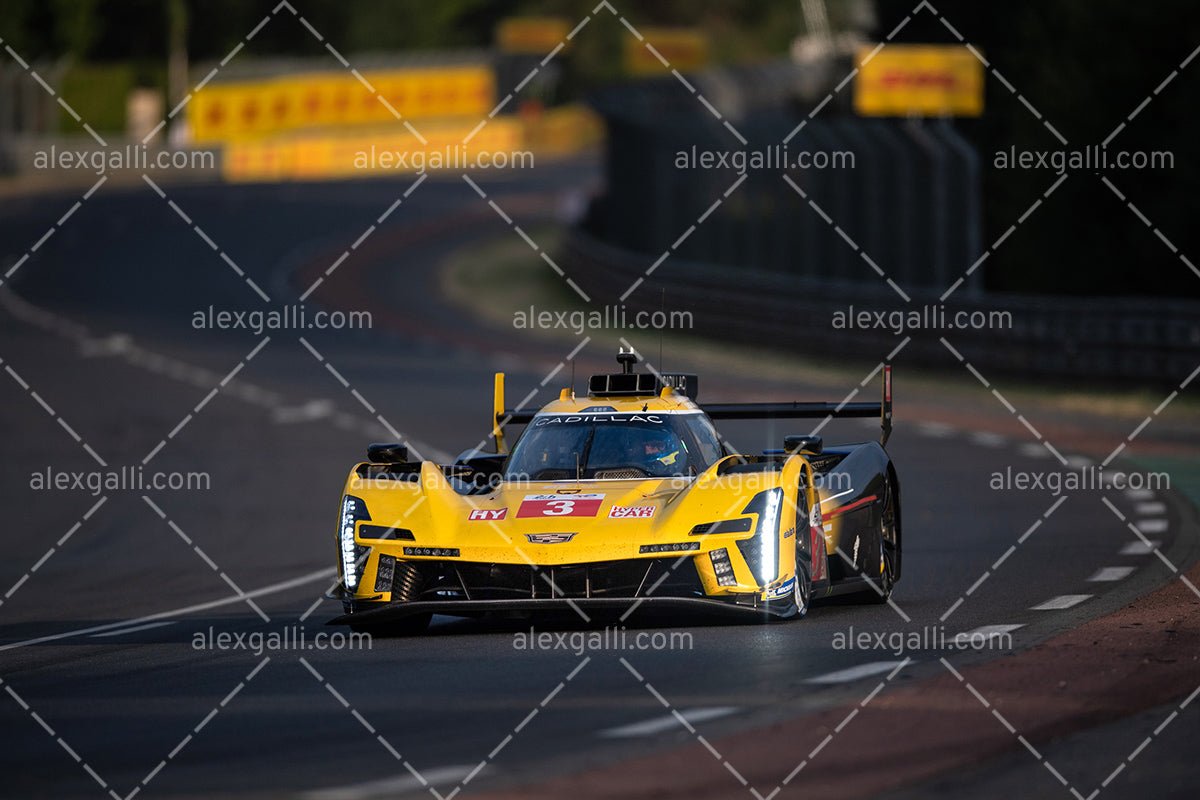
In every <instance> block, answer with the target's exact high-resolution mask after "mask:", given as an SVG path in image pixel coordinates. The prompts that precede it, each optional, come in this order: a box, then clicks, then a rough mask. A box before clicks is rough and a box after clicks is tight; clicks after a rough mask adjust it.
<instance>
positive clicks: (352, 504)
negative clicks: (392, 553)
mask: <svg viewBox="0 0 1200 800" xmlns="http://www.w3.org/2000/svg"><path fill="white" fill-rule="evenodd" d="M370 518H371V515H370V514H369V513H368V512H367V504H366V503H364V502H363V501H362V499H361V498H358V497H355V496H353V495H349V494H348V495H346V496H345V497H344V498H342V513H341V518H340V519H339V521H338V549H339V551H340V553H341V567H342V583H343V585H345V587H346V588H347V589H349V590H350V591H354V588H355V587H356V586H358V579H359V574H358V570H359V566H360V565H361V562H362V561H363V559H364V557H365V556H366V555H367V551H369V550H370V548H369V547H367V546H366V545H361V544H356V543H355V541H354V523H356V522H358V521H359V520H364V519H370Z"/></svg>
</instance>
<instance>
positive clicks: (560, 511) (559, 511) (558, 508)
mask: <svg viewBox="0 0 1200 800" xmlns="http://www.w3.org/2000/svg"><path fill="white" fill-rule="evenodd" d="M574 510H575V501H574V500H551V501H549V502H548V503H546V508H544V509H542V513H543V514H545V515H546V516H549V517H561V516H564V515H567V514H570V513H571V512H572V511H574Z"/></svg>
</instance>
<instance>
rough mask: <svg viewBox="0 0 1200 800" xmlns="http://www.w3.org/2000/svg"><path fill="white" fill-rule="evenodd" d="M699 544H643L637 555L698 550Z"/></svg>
mask: <svg viewBox="0 0 1200 800" xmlns="http://www.w3.org/2000/svg"><path fill="white" fill-rule="evenodd" d="M699 549H700V543H699V542H671V543H668V544H644V545H642V546H641V547H640V548H638V552H639V553H676V552H679V551H680V550H699Z"/></svg>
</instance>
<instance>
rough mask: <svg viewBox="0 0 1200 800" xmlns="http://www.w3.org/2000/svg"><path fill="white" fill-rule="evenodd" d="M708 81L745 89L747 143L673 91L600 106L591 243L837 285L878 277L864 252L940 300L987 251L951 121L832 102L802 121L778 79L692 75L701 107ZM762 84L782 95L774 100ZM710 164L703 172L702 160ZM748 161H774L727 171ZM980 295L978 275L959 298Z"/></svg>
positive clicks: (737, 124) (605, 98)
mask: <svg viewBox="0 0 1200 800" xmlns="http://www.w3.org/2000/svg"><path fill="white" fill-rule="evenodd" d="M756 79H757V80H756ZM706 82H707V83H709V84H712V85H714V89H713V93H714V94H719V93H721V92H722V91H723V92H724V93H726V94H730V95H732V94H733V92H732V91H731V88H730V87H738V86H742V87H746V91H747V92H750V94H751V97H750V99H749V100H748V101H746V100H743V103H742V108H740V109H738V111H739V113H738V114H737V115H736V116H737V118H736V119H734V120H731V124H732V125H733V126H734V128H735V129H736V131H737V132H738V133H740V134H741V135H742V136H743V137H744V138H745V139H746V143H745V144H743V143H741V142H740V141H739V140H738V138H737V136H736V135H735V134H734V133H733V132H731V131H730V130H729V129H727V128H726V127H725V126H724V125H723V121H722V120H718V119H717V118H716V117H715V116H714V115H713V114H711V113H710V112H709V111H708V110H706V108H705V106H704V105H703V104H702V103H701V102H697V99H696V98H695V97H693V96H692V95H691V94H690V93H689V92H687V91H685V90H684V88H683V87H681V86H679V85H678V84H677V83H674V82H670V83H652V84H648V85H640V86H630V87H624V88H622V89H617V90H613V91H609V92H606V93H604V94H602V95H600V96H599V98H598V99H597V102H596V105H597V107H598V108H599V109H600V111H601V113H602V114H603V115H604V117H605V121H606V122H607V124H608V130H609V138H608V142H607V151H606V156H607V158H606V168H605V179H606V192H605V195H604V196H603V197H602V198H600V199H599V200H598V201H597V203H596V204H595V207H594V208H593V209H592V213H591V215H590V216H589V218H588V220H587V221H586V223H585V224H586V227H587V230H588V231H589V232H590V233H591V234H592V235H594V236H596V237H597V238H599V239H601V240H603V241H606V242H609V243H611V244H614V245H618V246H620V247H624V248H626V249H629V250H633V251H637V252H643V253H659V252H662V251H663V250H666V249H668V248H673V249H674V250H675V251H676V254H677V255H679V256H681V257H683V258H684V259H685V260H692V261H703V262H707V263H711V264H719V265H722V266H726V267H729V268H730V270H731V274H733V275H736V271H737V270H741V269H762V270H768V271H771V272H776V273H779V274H781V275H789V276H793V277H797V278H812V279H819V280H821V281H824V282H827V283H831V284H844V285H857V284H864V283H870V282H873V281H876V280H878V275H877V273H876V271H875V269H874V268H873V267H872V266H871V265H870V263H869V262H868V261H867V260H866V259H864V258H863V256H862V254H863V253H865V254H866V255H867V256H868V258H869V259H870V260H871V261H873V262H875V263H876V264H877V265H878V266H879V268H880V269H882V270H884V271H885V272H886V273H887V274H888V276H889V277H892V278H893V279H894V280H895V281H896V282H897V283H898V284H899V285H901V286H903V287H905V288H906V289H911V290H920V289H935V288H937V289H944V288H945V287H947V286H949V285H950V284H951V283H952V282H953V281H954V280H955V279H956V278H957V277H958V276H959V275H961V274H962V273H963V271H964V270H965V268H966V266H968V265H970V264H971V263H972V262H973V261H974V260H975V259H976V258H977V257H978V256H979V253H980V252H982V247H981V243H980V242H981V222H980V217H981V208H980V193H981V191H980V164H979V158H978V156H977V155H976V153H975V152H974V150H973V149H972V148H971V146H970V145H969V144H968V143H967V142H966V141H965V140H964V139H963V138H962V136H961V135H960V134H959V133H958V131H957V130H956V129H955V128H954V126H953V125H952V124H951V123H949V122H948V121H945V120H937V121H919V120H885V119H863V118H858V117H852V116H850V115H847V114H845V113H841V109H839V108H837V107H836V106H837V104H838V103H840V102H842V101H841V100H839V99H837V98H835V100H834V101H832V102H831V103H829V105H830V106H832V107H830V108H825V109H822V112H821V114H820V115H819V116H815V117H813V118H811V119H810V118H809V117H808V112H809V111H810V110H811V107H810V106H808V105H807V104H803V103H798V102H796V101H795V100H794V99H793V97H792V96H791V95H789V94H788V93H787V91H786V90H787V88H788V87H789V86H790V85H791V82H790V81H788V79H787V78H786V77H784V76H780V75H778V74H768V75H759V74H758V73H754V72H750V73H741V74H737V75H733V76H730V75H724V74H723V75H722V77H721V78H713V77H710V78H708V79H707V81H706V80H705V79H703V78H699V79H697V86H698V87H699V90H700V93H701V94H704V95H705V96H706V99H707V91H708V87H707V86H705V85H704V84H705V83H706ZM767 82H773V84H774V85H776V86H778V87H780V88H779V89H778V91H777V92H776V95H775V96H772V94H771V92H770V91H769V90H767V89H765V88H764V87H763V86H762V85H761V84H763V83H767ZM839 97H840V95H839ZM798 126H800V129H799V131H798V132H796V133H795V134H794V135H793V136H791V137H790V138H789V133H790V132H792V131H793V130H795V129H796V128H797V127H798ZM785 140H786V144H784V142H785ZM706 153H707V154H710V160H711V161H712V162H713V163H714V166H712V167H710V168H705V167H703V166H701V165H698V163H697V162H698V161H699V160H700V157H701V156H703V154H706ZM756 157H757V158H759V159H760V160H763V161H766V160H768V159H769V160H771V161H772V162H773V163H769V164H767V165H765V166H762V167H760V168H749V169H745V170H744V171H739V170H738V169H736V168H735V167H734V166H733V165H734V164H736V163H737V160H738V159H740V160H741V161H742V162H743V163H747V164H748V163H752V160H753V159H754V158H756ZM722 160H724V161H725V165H723V166H721V165H719V164H720V162H721V161H722ZM781 162H782V163H781ZM797 164H799V165H797ZM785 176H786V178H787V179H788V180H787V181H785ZM739 178H743V183H742V184H741V185H740V186H739V187H738V189H737V190H735V191H734V193H732V194H730V195H729V197H728V198H727V199H725V200H724V201H723V202H722V203H721V205H720V206H719V207H718V208H717V209H716V210H715V211H713V212H712V213H711V214H709V215H707V216H705V219H704V222H703V224H696V223H697V220H698V219H699V218H700V217H701V216H702V215H705V214H706V211H707V209H708V208H709V206H710V205H711V204H712V203H713V202H714V201H715V200H717V199H719V198H722V197H723V195H724V193H725V192H726V191H727V190H728V188H729V187H730V186H731V185H733V184H734V182H735V181H737V180H738V179H739ZM788 181H790V183H789V182H788ZM792 184H794V186H793V185H792ZM797 188H799V190H800V191H799V192H798V191H797ZM800 192H803V195H801V193H800ZM693 225H695V229H694V230H693V231H692V232H691V233H690V234H689V235H687V236H686V238H685V239H684V240H683V241H682V242H680V243H679V244H678V246H677V247H673V243H675V242H676V241H677V240H678V239H679V238H680V237H681V236H682V235H683V234H684V233H685V232H687V231H689V230H690V229H691V228H692V226H693ZM979 288H980V283H979V276H978V274H976V275H974V276H972V278H971V280H970V282H969V285H968V287H967V291H974V290H978V289H979Z"/></svg>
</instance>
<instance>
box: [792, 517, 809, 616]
mask: <svg viewBox="0 0 1200 800" xmlns="http://www.w3.org/2000/svg"><path fill="white" fill-rule="evenodd" d="M810 541H811V537H810V536H809V532H808V514H802V513H797V514H796V577H795V582H794V583H793V584H792V603H793V604H794V605H795V606H796V614H795V617H796V619H803V618H804V617H805V616H806V615H807V614H808V609H809V606H810V605H811V604H812V548H811V546H810V545H809V542H810Z"/></svg>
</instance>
